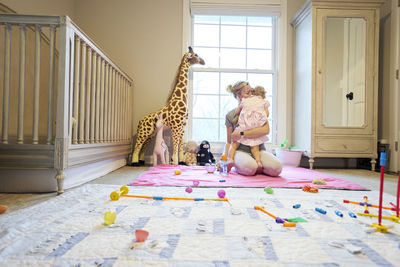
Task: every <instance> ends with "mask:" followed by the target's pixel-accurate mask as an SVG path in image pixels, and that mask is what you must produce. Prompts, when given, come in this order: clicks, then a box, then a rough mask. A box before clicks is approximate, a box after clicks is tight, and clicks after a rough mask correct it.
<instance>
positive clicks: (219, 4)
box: [190, 0, 281, 16]
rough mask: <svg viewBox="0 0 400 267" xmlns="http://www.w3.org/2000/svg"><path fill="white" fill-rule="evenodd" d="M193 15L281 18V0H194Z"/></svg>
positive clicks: (191, 10) (191, 6) (191, 9)
mask: <svg viewBox="0 0 400 267" xmlns="http://www.w3.org/2000/svg"><path fill="white" fill-rule="evenodd" d="M190 13H191V14H192V15H199V14H201V15H229V16H233V15H240V16H279V15H280V13H281V0H192V1H190Z"/></svg>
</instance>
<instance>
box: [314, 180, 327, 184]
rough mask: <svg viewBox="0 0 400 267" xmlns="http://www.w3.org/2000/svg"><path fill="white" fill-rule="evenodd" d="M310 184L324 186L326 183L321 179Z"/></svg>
mask: <svg viewBox="0 0 400 267" xmlns="http://www.w3.org/2000/svg"><path fill="white" fill-rule="evenodd" d="M312 183H313V184H322V185H324V184H326V182H325V181H324V180H323V179H320V180H313V181H312Z"/></svg>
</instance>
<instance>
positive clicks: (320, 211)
mask: <svg viewBox="0 0 400 267" xmlns="http://www.w3.org/2000/svg"><path fill="white" fill-rule="evenodd" d="M315 210H316V211H318V212H319V213H322V214H326V210H323V209H321V208H315Z"/></svg>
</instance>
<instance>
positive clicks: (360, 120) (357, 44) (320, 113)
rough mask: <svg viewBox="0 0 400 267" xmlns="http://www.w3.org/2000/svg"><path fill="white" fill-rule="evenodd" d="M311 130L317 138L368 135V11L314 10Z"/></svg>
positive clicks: (371, 50)
mask: <svg viewBox="0 0 400 267" xmlns="http://www.w3.org/2000/svg"><path fill="white" fill-rule="evenodd" d="M315 22H316V24H315V28H314V29H315V31H316V32H315V34H316V38H315V39H314V40H315V49H316V54H315V55H316V57H315V62H314V63H315V66H316V68H315V73H314V74H315V75H314V77H315V84H314V86H315V87H314V90H315V102H314V105H315V111H316V113H315V119H316V123H315V130H316V133H317V134H337V135H348V134H352V135H353V134H361V135H372V134H373V132H374V112H375V111H374V101H375V100H374V98H376V97H377V95H376V88H375V80H374V79H375V70H376V68H375V64H377V62H375V53H376V51H377V44H378V42H377V40H375V38H377V36H375V10H374V9H350V10H344V9H326V8H325V9H324V8H317V9H316V21H315Z"/></svg>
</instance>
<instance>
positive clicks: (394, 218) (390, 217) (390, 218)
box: [357, 212, 400, 223]
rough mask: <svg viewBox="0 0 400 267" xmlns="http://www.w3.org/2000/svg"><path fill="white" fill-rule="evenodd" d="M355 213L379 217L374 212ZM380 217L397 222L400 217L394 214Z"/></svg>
mask: <svg viewBox="0 0 400 267" xmlns="http://www.w3.org/2000/svg"><path fill="white" fill-rule="evenodd" d="M357 215H360V216H366V217H375V218H378V217H379V216H378V215H376V214H370V213H361V212H358V213H357ZM382 219H386V220H389V221H392V222H395V223H398V222H399V219H400V218H399V217H397V216H396V215H390V216H382Z"/></svg>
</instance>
